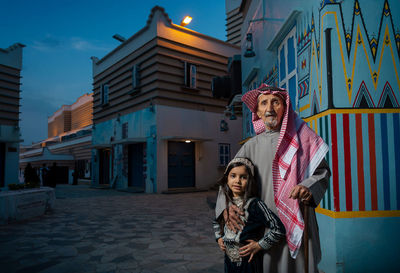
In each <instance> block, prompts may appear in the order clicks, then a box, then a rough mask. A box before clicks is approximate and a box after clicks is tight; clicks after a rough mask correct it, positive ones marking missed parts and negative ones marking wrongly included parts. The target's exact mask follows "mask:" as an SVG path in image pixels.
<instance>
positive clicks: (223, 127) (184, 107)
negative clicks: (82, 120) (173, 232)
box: [92, 6, 241, 192]
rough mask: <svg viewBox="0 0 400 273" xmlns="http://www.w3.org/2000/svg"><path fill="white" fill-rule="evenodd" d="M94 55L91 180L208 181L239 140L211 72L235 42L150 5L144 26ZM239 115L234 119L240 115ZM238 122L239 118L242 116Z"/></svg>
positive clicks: (176, 186)
mask: <svg viewBox="0 0 400 273" xmlns="http://www.w3.org/2000/svg"><path fill="white" fill-rule="evenodd" d="M120 40H121V45H119V46H118V47H117V48H115V49H114V50H112V51H111V52H110V53H108V54H107V55H106V56H104V57H103V58H101V59H98V58H96V57H92V60H93V86H94V100H93V103H94V106H93V107H94V110H93V121H94V124H93V151H92V153H93V156H92V163H93V171H92V174H93V179H92V185H93V186H102V187H104V186H105V187H115V188H117V189H132V190H139V191H145V192H163V191H174V190H182V189H192V190H193V189H203V188H208V187H210V186H212V185H213V184H214V183H215V182H216V180H217V179H218V178H219V176H220V175H221V174H222V170H223V168H224V166H225V165H226V163H227V161H228V160H229V159H230V158H231V156H233V155H234V154H235V153H236V151H237V149H238V148H239V147H238V142H239V141H240V139H241V129H240V128H241V126H240V123H241V122H240V121H239V122H231V121H230V120H229V119H226V117H225V115H224V113H223V111H224V110H225V106H226V104H227V99H216V98H213V96H212V92H211V82H212V78H213V77H215V76H221V75H225V74H226V73H227V64H228V58H229V57H232V56H233V55H235V54H238V53H239V48H238V47H237V46H235V45H232V44H229V43H226V42H223V41H220V40H217V39H215V38H212V37H209V36H206V35H203V34H201V33H198V32H195V31H193V30H190V29H189V28H186V27H182V26H180V25H177V24H174V23H173V22H172V21H171V19H170V18H169V17H168V15H167V13H166V12H165V11H164V9H163V8H161V7H158V6H156V7H154V8H153V9H152V11H151V14H150V16H149V19H148V21H147V23H146V25H145V27H144V28H142V29H141V30H140V31H138V32H137V33H136V34H134V35H133V36H132V37H130V38H129V39H124V38H123V37H122V38H121V37H120ZM239 119H240V117H239ZM240 120H241V119H240Z"/></svg>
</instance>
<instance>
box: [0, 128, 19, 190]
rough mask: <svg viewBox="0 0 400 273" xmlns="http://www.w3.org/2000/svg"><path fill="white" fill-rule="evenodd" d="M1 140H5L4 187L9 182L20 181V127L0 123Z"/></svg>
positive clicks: (5, 187)
mask: <svg viewBox="0 0 400 273" xmlns="http://www.w3.org/2000/svg"><path fill="white" fill-rule="evenodd" d="M0 127H1V128H0V132H1V135H0V141H1V142H3V141H4V142H5V162H4V187H3V189H8V187H7V185H8V184H15V183H19V179H18V173H19V134H20V131H19V128H18V129H16V128H15V126H7V125H0Z"/></svg>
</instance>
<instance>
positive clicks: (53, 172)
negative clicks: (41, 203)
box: [48, 162, 58, 188]
mask: <svg viewBox="0 0 400 273" xmlns="http://www.w3.org/2000/svg"><path fill="white" fill-rule="evenodd" d="M57 169H58V168H57V163H56V162H54V163H53V166H51V168H50V171H49V176H48V180H49V186H50V187H52V188H55V187H56V185H57Z"/></svg>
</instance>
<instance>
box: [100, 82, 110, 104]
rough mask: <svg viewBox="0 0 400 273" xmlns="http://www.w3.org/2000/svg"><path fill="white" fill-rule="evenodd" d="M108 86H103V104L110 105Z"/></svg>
mask: <svg viewBox="0 0 400 273" xmlns="http://www.w3.org/2000/svg"><path fill="white" fill-rule="evenodd" d="M108 92H109V90H108V84H103V85H102V86H101V104H102V105H106V104H108Z"/></svg>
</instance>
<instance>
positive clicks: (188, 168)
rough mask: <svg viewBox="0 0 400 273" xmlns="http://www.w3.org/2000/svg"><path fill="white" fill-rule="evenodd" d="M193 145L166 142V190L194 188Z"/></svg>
mask: <svg viewBox="0 0 400 273" xmlns="http://www.w3.org/2000/svg"><path fill="white" fill-rule="evenodd" d="M194 147H195V146H194V143H193V142H191V143H185V142H175V141H169V142H168V188H187V187H194V186H195V158H194Z"/></svg>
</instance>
